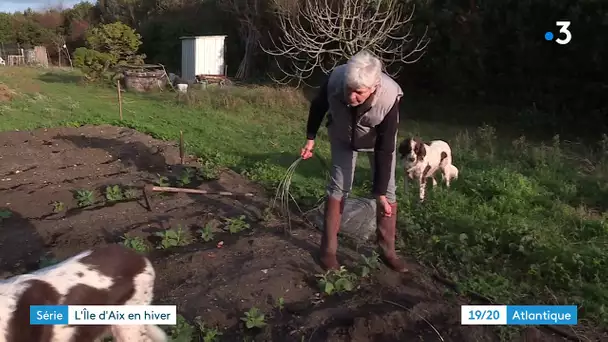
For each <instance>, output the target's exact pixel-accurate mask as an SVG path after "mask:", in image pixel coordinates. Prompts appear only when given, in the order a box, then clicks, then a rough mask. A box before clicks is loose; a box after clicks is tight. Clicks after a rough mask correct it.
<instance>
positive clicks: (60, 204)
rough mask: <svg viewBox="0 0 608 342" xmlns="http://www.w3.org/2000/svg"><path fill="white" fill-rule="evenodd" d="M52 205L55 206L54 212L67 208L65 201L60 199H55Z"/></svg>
mask: <svg viewBox="0 0 608 342" xmlns="http://www.w3.org/2000/svg"><path fill="white" fill-rule="evenodd" d="M51 205H52V206H53V212H54V213H59V212H62V211H63V209H64V208H65V205H64V204H63V202H59V201H53V202H52V203H51Z"/></svg>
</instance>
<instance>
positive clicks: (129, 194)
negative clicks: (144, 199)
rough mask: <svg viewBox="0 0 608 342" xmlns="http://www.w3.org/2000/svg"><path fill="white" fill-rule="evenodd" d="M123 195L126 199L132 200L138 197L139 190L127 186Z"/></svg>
mask: <svg viewBox="0 0 608 342" xmlns="http://www.w3.org/2000/svg"><path fill="white" fill-rule="evenodd" d="M124 196H125V198H126V199H128V200H132V199H135V198H138V197H139V191H138V190H137V189H136V188H128V189H125V191H124Z"/></svg>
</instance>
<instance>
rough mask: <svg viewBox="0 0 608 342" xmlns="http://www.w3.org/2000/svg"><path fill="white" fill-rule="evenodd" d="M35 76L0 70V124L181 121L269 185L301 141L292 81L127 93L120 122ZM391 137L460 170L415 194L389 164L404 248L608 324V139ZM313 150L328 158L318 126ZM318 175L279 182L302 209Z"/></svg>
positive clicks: (319, 191)
mask: <svg viewBox="0 0 608 342" xmlns="http://www.w3.org/2000/svg"><path fill="white" fill-rule="evenodd" d="M43 73H44V71H39V70H35V69H27V68H2V70H0V82H2V83H3V84H5V85H7V86H8V87H9V88H10V89H14V90H15V92H16V94H18V96H15V97H14V98H13V99H12V101H11V102H10V103H8V102H7V103H4V104H3V105H2V107H1V114H2V120H0V130H3V131H5V130H14V129H21V130H24V129H32V128H37V127H52V126H58V125H69V126H79V125H83V124H102V123H109V124H116V125H122V126H127V127H131V128H134V129H137V130H139V131H142V132H145V133H148V134H151V135H152V136H154V137H156V138H160V139H171V140H177V139H178V137H179V132H180V130H183V131H184V137H185V141H186V148H187V150H188V152H189V153H194V154H196V155H198V156H200V157H201V158H202V159H203V160H206V161H208V162H209V163H210V164H212V165H219V166H227V167H230V168H232V169H234V170H236V171H237V172H241V173H242V174H244V175H246V176H248V177H249V178H251V179H252V180H255V181H258V182H260V183H262V184H263V185H265V186H266V187H268V188H269V189H276V188H277V186H278V185H279V183H280V182H281V180H282V179H283V177H284V176H285V173H286V171H287V169H288V168H289V166H290V165H291V164H292V163H293V162H294V161H295V160H296V159H297V158H298V153H299V149H300V147H301V144H302V143H303V142H304V138H305V135H304V129H305V127H304V126H305V121H306V114H307V110H306V106H307V101H306V99H305V98H304V96H302V94H301V93H299V92H297V91H294V90H289V89H282V90H276V89H272V88H237V89H211V90H204V91H202V90H201V91H198V92H195V93H192V94H189V95H188V96H187V97H185V98H182V99H181V100H180V101H177V100H176V96H175V94H172V93H164V94H156V95H136V94H125V95H124V103H123V111H124V118H125V120H124V122H122V123H120V122H119V120H118V108H117V104H116V93H115V90H113V89H110V88H108V89H105V88H99V87H94V86H82V85H77V84H76V83H69V82H67V83H66V82H59V83H54V82H52V80H53V79H54V78H53V77H48V75H47V76H46V77H41V76H42V74H43ZM45 79H46V80H47V81H44V80H45ZM32 80H36V81H32ZM32 83H34V84H35V86H32ZM412 101H413V100H412ZM404 102H405V103H406V104H407V103H408V102H410V99H406V101H404ZM435 102H438V101H435ZM434 106H435V107H433V110H435V111H437V106H440V104H436V105H434ZM415 108H418V110H426V109H428V108H430V107H429V106H428V105H427V106H426V107H424V106H421V105H420V103H416V107H415ZM429 110H430V109H429ZM444 110H447V109H445V108H444ZM400 134H401V135H402V136H405V135H410V134H415V135H420V136H422V137H423V138H424V139H436V138H441V139H444V140H446V141H448V142H449V143H450V144H451V145H452V146H453V151H454V163H455V165H456V166H458V167H459V169H460V170H461V171H460V178H459V179H458V180H457V181H455V182H454V183H453V187H452V188H451V189H450V190H446V189H444V188H443V187H441V186H440V187H438V188H436V189H434V190H432V191H429V193H428V200H427V203H425V204H424V205H420V204H418V203H417V201H416V198H417V193H416V191H413V192H411V193H408V194H403V190H402V189H403V179H402V176H403V175H402V172H399V175H398V183H399V193H398V194H399V201H400V208H401V209H400V216H399V221H400V227H401V229H402V234H401V236H402V237H403V239H402V241H401V249H402V250H403V251H406V252H409V253H413V254H414V255H415V256H416V257H417V258H418V259H419V260H421V261H422V262H424V263H427V264H430V265H433V266H434V267H436V268H437V269H439V270H441V271H442V272H443V273H446V274H448V275H450V276H451V277H452V278H453V279H455V280H456V281H457V282H458V283H459V284H460V285H461V286H462V287H464V288H466V289H471V290H475V291H477V292H479V293H482V294H484V295H487V296H490V297H492V298H494V300H495V301H496V302H497V303H500V304H577V305H579V306H582V307H583V308H584V309H583V310H582V311H581V312H580V314H579V315H580V316H579V317H580V318H581V319H586V320H590V321H592V322H593V324H594V325H603V324H605V322H607V321H608V313H607V311H606V310H607V308H606V303H608V290H607V289H606V287H605V286H603V284H606V283H608V272H605V269H606V267H607V266H608V251H607V248H606V242H607V241H608V239H607V237H608V224H607V223H606V218H607V215H608V214H607V210H606V206H607V205H608V204H606V203H607V202H606V198H608V179H607V176H606V175H607V174H608V173H607V171H608V139H606V141H604V142H603V143H601V144H600V146H599V147H598V148H597V149H596V150H597V152H593V153H592V152H590V151H591V149H590V148H588V147H584V146H578V145H575V144H572V143H565V142H563V141H560V139H559V137H556V138H555V139H554V140H553V141H552V142H548V143H545V144H542V143H531V142H529V141H527V140H526V138H525V137H520V138H513V137H505V136H504V135H502V134H499V133H498V132H496V130H495V129H493V128H492V127H489V126H482V127H480V128H478V129H473V130H468V131H467V130H466V128H464V127H457V126H453V125H451V126H450V127H446V126H445V125H441V124H438V123H432V124H429V123H426V124H425V123H420V122H412V121H407V120H406V121H405V122H404V123H403V129H402V130H401V132H400ZM316 151H317V153H320V154H321V155H322V156H323V157H324V158H326V159H327V157H328V156H329V151H328V144H327V139H326V133H325V130H324V129H322V130H321V134H320V137H319V142H318V143H317V145H316ZM581 151H582V152H581ZM594 151H595V149H594ZM366 159H367V158H360V160H359V164H360V167H359V170H358V173H357V177H356V189H355V194H359V195H362V194H366V192H367V191H368V190H369V188H370V182H369V168H368V165H367V160H366ZM324 186H325V170H324V169H323V168H322V163H320V162H319V160H317V159H314V158H313V159H312V160H307V161H303V162H301V163H300V164H299V165H298V168H297V169H296V170H295V172H294V175H293V178H292V183H291V185H290V190H291V192H292V194H293V196H294V197H295V198H296V199H297V200H298V202H299V204H300V205H301V206H309V205H312V204H313V203H315V202H316V201H317V200H318V199H319V197H321V196H323V194H324Z"/></svg>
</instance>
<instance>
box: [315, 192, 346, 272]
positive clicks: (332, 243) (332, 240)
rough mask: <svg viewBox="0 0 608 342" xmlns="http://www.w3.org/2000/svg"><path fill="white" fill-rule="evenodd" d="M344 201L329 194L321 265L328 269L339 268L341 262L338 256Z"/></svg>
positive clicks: (322, 238)
mask: <svg viewBox="0 0 608 342" xmlns="http://www.w3.org/2000/svg"><path fill="white" fill-rule="evenodd" d="M343 210H344V201H343V200H339V199H335V198H333V197H331V196H328V198H327V202H325V219H324V226H323V235H322V237H321V257H320V261H321V266H323V268H325V269H326V270H338V269H340V264H339V263H338V259H337V257H336V253H337V250H338V231H340V223H341V222H342V211H343Z"/></svg>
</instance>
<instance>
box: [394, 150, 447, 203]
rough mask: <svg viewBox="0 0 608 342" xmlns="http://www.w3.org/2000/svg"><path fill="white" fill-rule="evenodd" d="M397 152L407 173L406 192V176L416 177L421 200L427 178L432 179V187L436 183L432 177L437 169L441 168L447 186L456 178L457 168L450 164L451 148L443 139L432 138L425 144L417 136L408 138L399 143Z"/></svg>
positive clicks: (422, 199)
mask: <svg viewBox="0 0 608 342" xmlns="http://www.w3.org/2000/svg"><path fill="white" fill-rule="evenodd" d="M398 152H399V156H400V159H401V161H402V163H403V166H404V169H405V173H406V175H407V177H406V180H405V187H406V192H407V186H408V185H407V184H408V180H407V178H409V179H411V180H414V179H416V180H417V181H418V184H419V186H420V201H421V202H424V198H425V195H426V181H427V179H428V178H431V179H432V181H433V187H434V186H436V185H437V181H436V180H435V177H434V175H435V172H437V170H441V174H442V176H443V180H444V181H445V184H446V186H447V187H450V182H451V181H452V180H453V179H457V178H458V168H457V167H456V166H454V165H452V149H451V148H450V145H449V144H448V143H446V142H445V141H443V140H433V141H431V142H430V143H429V144H428V145H427V144H425V143H424V142H423V141H422V140H421V139H419V138H408V139H405V140H404V141H403V142H402V143H401V144H400V145H399V148H398Z"/></svg>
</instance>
